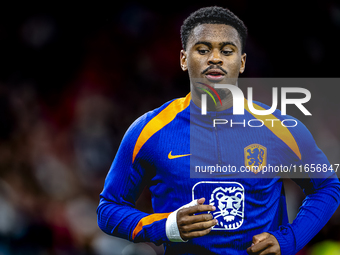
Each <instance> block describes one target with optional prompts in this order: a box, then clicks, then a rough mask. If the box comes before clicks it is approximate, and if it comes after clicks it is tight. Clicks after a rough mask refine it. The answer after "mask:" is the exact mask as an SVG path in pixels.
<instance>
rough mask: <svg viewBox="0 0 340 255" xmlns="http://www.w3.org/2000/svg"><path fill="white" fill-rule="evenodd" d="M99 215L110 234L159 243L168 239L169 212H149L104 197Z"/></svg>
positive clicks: (100, 222)
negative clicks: (166, 229) (167, 222)
mask: <svg viewBox="0 0 340 255" xmlns="http://www.w3.org/2000/svg"><path fill="white" fill-rule="evenodd" d="M97 215H98V225H99V227H100V229H101V230H103V231H104V232H105V233H107V234H109V235H113V236H117V237H121V238H124V239H128V240H130V241H133V242H153V243H155V244H157V245H159V244H161V243H163V242H166V241H168V239H167V237H166V232H165V222H166V219H167V216H168V215H169V214H168V213H164V214H163V213H155V214H147V213H144V212H141V211H139V210H137V209H135V208H132V207H129V206H126V205H119V204H116V203H114V202H111V201H107V200H105V199H103V198H102V199H101V202H100V204H99V206H98V208H97Z"/></svg>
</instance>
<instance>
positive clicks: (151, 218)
mask: <svg viewBox="0 0 340 255" xmlns="http://www.w3.org/2000/svg"><path fill="white" fill-rule="evenodd" d="M246 105H247V104H245V109H246V111H245V114H244V115H233V114H232V111H233V109H232V108H230V109H227V110H225V111H221V112H217V113H216V112H208V113H207V115H205V116H202V114H201V109H200V108H199V107H197V106H196V105H195V104H194V103H193V102H192V101H191V99H190V94H188V95H187V96H186V97H184V98H179V99H175V100H172V101H170V102H168V103H166V104H164V105H163V106H161V107H160V108H158V109H155V110H153V111H150V112H148V113H146V114H144V115H143V116H141V117H140V118H139V119H137V120H136V121H135V122H134V123H133V124H132V125H131V126H130V128H129V129H128V130H127V132H126V134H125V136H124V138H123V140H122V142H121V145H120V147H119V150H118V152H117V154H116V156H115V159H114V161H113V163H112V166H111V168H110V170H109V173H108V175H107V178H106V180H105V184H104V189H103V191H102V193H101V194H100V204H99V206H98V209H97V213H98V224H99V226H100V228H101V229H102V230H103V231H104V232H106V233H108V234H110V235H114V236H118V237H122V238H125V239H128V240H131V241H134V242H141V241H148V242H154V243H155V244H157V245H159V244H164V247H165V254H247V252H246V249H247V248H248V247H249V246H251V244H252V237H253V236H254V235H257V234H260V233H262V232H269V233H271V234H273V235H274V236H275V237H276V239H277V240H278V242H279V244H280V247H281V254H295V253H296V252H297V251H299V250H300V249H301V248H302V247H303V246H304V245H306V244H307V243H308V242H309V241H310V240H311V239H312V238H313V237H314V236H315V234H316V233H317V232H318V231H320V229H321V228H322V227H323V226H324V225H325V223H326V222H327V221H328V220H329V218H330V217H331V216H332V214H333V213H334V211H335V210H336V208H337V207H338V205H339V193H340V184H339V180H338V178H337V176H336V174H335V173H334V171H328V169H329V167H330V164H329V162H328V160H327V158H326V156H325V155H324V153H323V152H322V151H321V150H320V149H319V148H318V147H317V145H316V144H315V141H314V139H313V137H312V135H311V134H310V132H309V131H308V130H307V128H306V127H305V126H304V125H303V124H302V123H301V122H300V121H298V120H296V119H294V118H292V117H289V116H282V115H281V114H280V111H279V110H276V111H275V112H274V113H273V114H271V115H270V116H268V115H267V116H257V115H254V114H252V113H251V112H250V111H249V109H248V108H247V106H246ZM255 106H256V107H257V109H268V108H269V107H268V106H266V105H263V104H261V103H256V104H255ZM217 119H218V120H219V121H216V120H217ZM214 120H215V124H214ZM283 121H286V122H285V123H286V125H282V123H283ZM289 121H291V123H290V124H289ZM217 123H218V124H217ZM222 123H223V124H222ZM255 126H256V127H255ZM311 164H319V166H321V168H322V167H323V166H326V168H327V171H324V172H321V173H320V172H318V173H316V172H311V171H308V172H307V171H306V172H301V173H300V176H299V178H296V179H294V181H295V182H296V183H297V184H298V185H299V186H300V187H301V188H302V189H303V191H304V193H305V194H306V198H305V200H304V201H303V204H302V206H301V207H300V210H299V213H298V215H297V217H296V219H295V220H294V222H293V223H292V224H289V222H288V217H287V210H286V200H285V193H284V188H283V183H282V180H283V178H284V177H287V176H288V177H291V178H294V174H293V173H292V171H293V170H294V167H295V170H296V169H297V170H299V168H296V167H298V166H300V165H302V166H303V165H311ZM288 170H290V171H288ZM146 185H147V186H148V187H149V189H150V192H151V194H152V206H153V210H154V213H153V214H147V213H144V212H141V211H139V210H137V209H135V208H134V207H135V202H136V200H137V199H138V197H139V195H140V193H141V192H142V190H143V188H144V187H145V186H146ZM201 197H204V198H205V199H206V202H205V203H209V204H211V205H214V206H215V207H216V210H215V211H213V212H210V213H212V215H213V217H214V218H216V219H217V220H218V224H217V225H215V226H214V227H213V228H212V231H210V233H209V234H207V235H205V236H203V237H199V238H193V239H191V240H189V241H188V242H183V243H174V242H170V241H169V240H168V238H167V236H166V233H165V222H166V220H167V217H168V216H169V214H170V213H171V212H173V211H175V210H176V209H178V208H179V207H181V206H183V205H184V204H187V203H189V202H191V201H192V200H194V199H198V198H201Z"/></svg>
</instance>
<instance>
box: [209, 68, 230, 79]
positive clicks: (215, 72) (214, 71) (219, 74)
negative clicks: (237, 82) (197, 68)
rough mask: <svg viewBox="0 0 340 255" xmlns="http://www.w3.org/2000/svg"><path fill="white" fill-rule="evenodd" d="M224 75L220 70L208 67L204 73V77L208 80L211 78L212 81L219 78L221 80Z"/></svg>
mask: <svg viewBox="0 0 340 255" xmlns="http://www.w3.org/2000/svg"><path fill="white" fill-rule="evenodd" d="M224 76H225V73H224V72H222V71H221V70H219V69H210V70H208V71H207V72H206V73H205V77H206V78H207V79H208V80H212V81H220V80H223V78H224Z"/></svg>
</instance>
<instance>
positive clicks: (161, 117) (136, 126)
mask: <svg viewBox="0 0 340 255" xmlns="http://www.w3.org/2000/svg"><path fill="white" fill-rule="evenodd" d="M189 103H190V94H188V95H187V96H186V97H181V98H176V99H173V100H170V101H168V102H166V103H164V104H163V105H162V106H160V107H158V108H156V109H154V110H152V111H149V112H147V113H145V114H143V115H142V116H140V117H139V118H138V119H136V120H135V121H134V122H133V123H132V124H131V126H130V127H129V129H128V131H127V132H133V133H140V132H141V131H142V130H143V129H144V128H145V127H146V126H147V125H150V126H153V127H155V125H159V127H161V126H164V125H166V124H167V123H169V122H171V121H172V120H173V119H174V118H175V117H176V115H177V114H178V113H180V112H182V111H183V110H185V109H187V108H188V106H189ZM150 122H151V123H150Z"/></svg>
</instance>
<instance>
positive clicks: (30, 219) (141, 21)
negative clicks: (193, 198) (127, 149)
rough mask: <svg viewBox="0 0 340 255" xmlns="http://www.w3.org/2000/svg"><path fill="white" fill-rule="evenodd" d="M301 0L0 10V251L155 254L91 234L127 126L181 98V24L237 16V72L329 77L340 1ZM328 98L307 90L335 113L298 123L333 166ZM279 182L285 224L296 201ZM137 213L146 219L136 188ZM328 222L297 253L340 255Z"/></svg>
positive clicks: (334, 228) (335, 224)
mask: <svg viewBox="0 0 340 255" xmlns="http://www.w3.org/2000/svg"><path fill="white" fill-rule="evenodd" d="M303 2H304V3H305V4H303V3H300V1H299V2H298V1H291V0H288V1H270V2H262V1H261V4H260V3H259V2H258V1H250V0H237V1H209V2H206V1H205V2H203V1H202V2H200V1H196V2H194V3H188V2H186V3H184V2H183V1H182V2H177V3H176V1H173V2H172V3H170V2H164V3H158V2H151V3H150V4H148V3H141V2H137V1H134V2H133V1H122V2H119V3H113V2H112V3H111V4H110V5H104V4H102V3H100V2H90V3H88V4H79V5H76V4H68V5H66V4H65V5H64V6H61V5H60V6H53V5H52V4H49V5H47V4H45V6H42V5H39V6H38V5H34V4H32V3H25V4H23V3H21V2H16V3H15V2H14V3H13V4H12V6H8V5H7V6H5V5H4V4H1V8H0V255H8V254H15V255H16V254H53V255H54V254H105V255H106V254H124V255H130V254H139V255H142V254H148V255H152V254H162V247H156V246H154V245H152V244H139V245H134V244H132V243H129V242H127V241H124V240H121V239H118V238H113V237H110V236H107V235H105V234H104V233H102V232H101V231H100V230H99V229H98V227H97V222H96V207H97V204H98V202H99V193H100V192H101V190H102V187H103V183H104V179H105V176H106V173H107V171H108V169H109V167H110V164H111V162H112V160H113V158H114V156H115V153H116V151H117V148H118V146H119V143H120V140H121V139H122V136H123V134H124V132H125V131H126V129H127V128H128V127H129V125H130V124H131V123H132V122H133V121H134V120H135V119H136V118H137V117H139V116H140V115H142V114H143V113H145V112H147V111H149V110H152V109H154V108H156V107H159V106H160V105H162V104H163V103H164V102H166V101H168V100H171V99H173V98H176V97H182V96H185V95H186V94H187V93H188V92H189V80H188V76H187V73H184V72H182V71H181V69H180V66H179V52H180V50H181V41H180V34H179V31H180V26H181V24H182V22H183V20H184V19H185V18H186V17H187V16H188V15H189V14H190V13H191V12H193V11H195V10H197V9H198V8H200V7H203V6H210V5H219V6H223V7H227V8H229V9H231V11H233V12H234V13H235V14H236V15H238V16H239V17H240V18H241V19H242V20H243V21H244V22H245V24H246V25H247V27H248V30H249V38H248V41H247V45H246V53H247V63H246V71H245V73H244V74H243V75H242V77H277V78H281V77H323V78H330V77H339V71H338V69H339V62H338V61H339V57H340V51H339V50H338V47H339V45H340V37H339V34H340V3H339V2H338V1H331V0H323V1H308V2H307V1H303ZM320 86H322V84H321V85H320ZM339 92H340V87H339V88H335V90H332V91H329V90H328V91H325V92H324V93H320V94H318V95H315V96H316V97H317V98H318V100H316V103H315V105H314V108H315V109H318V102H322V104H323V107H325V108H326V109H332V110H333V114H334V115H332V116H328V117H327V116H326V117H325V118H327V119H326V120H324V121H323V122H321V123H323V125H321V124H318V123H316V122H313V121H308V123H307V124H306V125H307V127H308V128H309V129H310V130H311V132H312V134H313V135H314V137H315V139H316V141H317V143H318V144H319V146H320V147H321V149H323V150H324V151H325V153H326V155H329V154H331V155H330V157H331V158H332V159H335V160H336V159H339V155H340V145H339V144H340V142H339V141H340V131H339V130H340V129H339V126H340V125H339V121H340V120H339V112H338V110H340V108H336V107H338V106H339V104H338V100H339V97H338V93H339ZM313 96H314V95H313V94H312V98H313ZM330 96H331V98H332V99H333V100H329V99H328V98H329V97H330ZM320 100H321V101H320ZM319 123H320V122H319ZM328 153H329V154H328ZM332 163H340V162H339V161H338V162H332ZM286 186H287V200H288V208H289V216H290V220H292V219H293V218H294V215H296V212H297V210H298V207H299V205H300V203H301V200H302V199H303V195H302V193H301V191H300V190H299V189H298V188H297V187H296V185H295V184H294V183H292V182H289V181H288V182H287V183H286ZM138 208H140V209H141V210H144V211H147V212H150V210H151V208H150V195H149V193H148V192H147V190H146V191H145V192H144V193H143V195H142V197H141V198H140V199H139V201H138ZM339 227H340V217H339V210H338V211H337V212H336V214H335V215H334V216H333V218H332V219H331V221H330V222H329V223H328V224H327V225H326V226H325V228H324V229H323V230H322V231H321V232H320V233H319V234H318V235H317V236H316V237H315V238H314V239H313V240H312V241H311V242H310V243H309V245H308V246H307V247H305V248H304V249H303V251H301V252H300V253H299V254H300V255H302V254H313V255H315V254H340V252H339V250H340V232H339V229H340V228H339ZM320 250H321V251H322V253H320ZM325 251H327V252H328V253H326V252H325ZM332 252H335V253H332ZM336 252H338V253H336Z"/></svg>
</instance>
